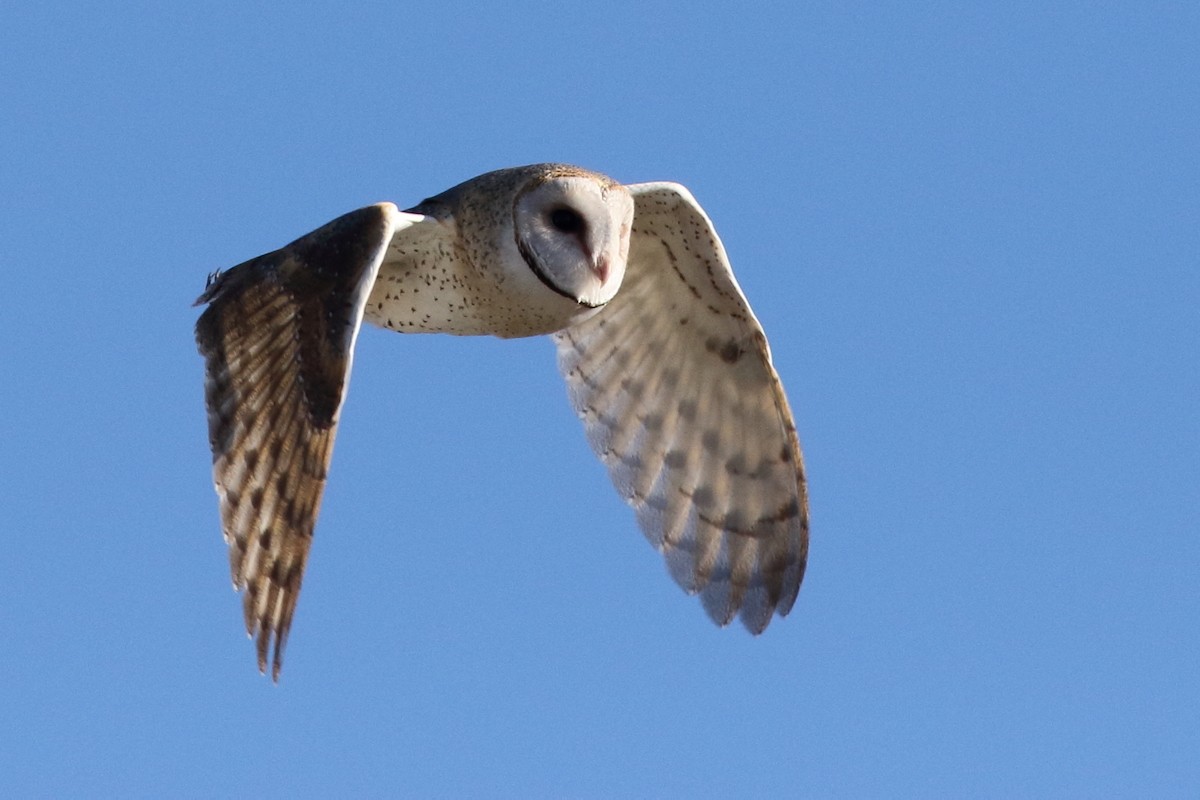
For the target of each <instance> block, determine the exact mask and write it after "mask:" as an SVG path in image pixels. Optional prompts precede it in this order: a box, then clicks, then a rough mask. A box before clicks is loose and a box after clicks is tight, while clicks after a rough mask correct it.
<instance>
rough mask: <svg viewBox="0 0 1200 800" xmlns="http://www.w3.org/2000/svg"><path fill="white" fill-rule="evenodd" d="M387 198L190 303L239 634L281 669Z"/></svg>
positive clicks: (233, 273)
mask: <svg viewBox="0 0 1200 800" xmlns="http://www.w3.org/2000/svg"><path fill="white" fill-rule="evenodd" d="M424 219H425V218H424V217H422V216H420V215H417V214H409V213H405V212H401V211H398V210H397V209H396V207H395V206H394V205H392V204H390V203H381V204H379V205H375V206H368V207H367V208H362V209H359V210H357V211H352V212H350V213H349V214H346V215H344V216H342V217H339V218H337V219H336V220H334V221H333V222H330V223H329V224H327V225H325V226H323V227H321V228H318V229H317V230H315V231H313V232H312V233H310V234H308V235H306V236H304V237H302V238H300V239H298V240H296V241H295V242H292V243H291V244H289V245H287V246H286V247H283V248H281V249H279V250H276V251H275V252H273V253H268V254H266V255H264V256H259V257H258V258H255V259H252V260H250V261H247V262H245V263H244V264H240V265H238V266H236V267H233V268H232V269H230V270H228V271H226V272H223V273H219V274H215V275H213V276H212V277H211V278H210V279H209V283H208V286H207V288H206V289H205V292H204V294H203V295H201V296H200V299H199V300H197V301H196V303H197V305H200V304H208V308H207V309H206V310H205V312H204V313H203V314H202V315H201V316H200V320H199V321H198V322H197V323H196V342H197V344H198V345H199V348H200V353H201V355H203V356H204V360H205V365H206V380H205V387H204V388H205V392H204V394H205V401H206V404H207V406H208V429H209V440H210V443H211V445H212V453H213V482H214V485H215V488H216V491H217V496H218V498H219V502H220V511H221V527H222V530H223V532H224V535H225V541H226V543H227V544H228V545H229V562H230V569H231V572H232V575H233V584H234V587H235V588H236V589H238V590H245V595H244V599H243V608H244V611H245V620H246V632H247V633H248V634H249V635H250V636H251V637H253V638H255V639H256V644H257V650H258V667H259V669H260V670H261V671H263V672H265V671H266V666H267V657H268V651H269V650H270V649H271V643H272V640H274V654H273V656H272V676H273V677H274V678H275V679H276V680H278V678H279V670H280V667H281V665H282V660H283V649H284V645H285V644H286V642H287V635H288V629H289V627H290V626H291V622H292V614H293V612H294V611H295V608H296V599H297V597H298V596H299V592H300V582H301V580H302V578H303V576H304V565H305V562H306V560H307V558H308V550H309V545H310V543H311V541H312V534H313V527H314V525H315V524H316V519H317V512H318V510H319V508H320V505H321V495H322V492H323V491H324V489H325V476H326V472H327V471H328V468H329V461H330V456H331V455H332V452H333V439H334V435H335V433H336V432H337V423H338V414H339V411H340V409H341V407H342V400H343V399H344V397H345V391H346V383H347V381H348V379H349V376H350V364H351V361H352V358H353V354H354V343H355V340H356V339H357V337H358V330H359V328H360V326H361V324H362V318H363V308H364V306H365V304H366V302H367V297H368V295H369V294H370V291H371V287H372V285H373V284H374V283H375V277H376V275H377V273H378V271H379V265H380V263H381V262H382V261H383V258H384V255H385V252H386V251H387V246H388V243H389V242H390V241H391V239H392V237H393V235H394V234H396V233H397V232H398V231H401V230H404V229H406V228H408V227H409V226H412V225H414V224H416V223H419V222H421V221H423V220H424Z"/></svg>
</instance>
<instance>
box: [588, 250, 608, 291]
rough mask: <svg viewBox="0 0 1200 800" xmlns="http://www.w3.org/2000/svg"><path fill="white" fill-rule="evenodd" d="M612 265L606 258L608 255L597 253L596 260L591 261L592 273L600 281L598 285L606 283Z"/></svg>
mask: <svg viewBox="0 0 1200 800" xmlns="http://www.w3.org/2000/svg"><path fill="white" fill-rule="evenodd" d="M611 265H612V259H610V258H609V257H608V253H604V252H601V253H597V254H596V258H595V259H593V260H592V272H594V273H596V277H597V278H599V279H600V284H601V285H603V284H605V283H608V273H609V271H610V268H611Z"/></svg>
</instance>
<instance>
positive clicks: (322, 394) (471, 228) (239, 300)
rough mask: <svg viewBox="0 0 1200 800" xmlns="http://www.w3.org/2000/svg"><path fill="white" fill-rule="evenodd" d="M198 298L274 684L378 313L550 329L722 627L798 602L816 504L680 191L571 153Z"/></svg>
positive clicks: (618, 463) (242, 549)
mask: <svg viewBox="0 0 1200 800" xmlns="http://www.w3.org/2000/svg"><path fill="white" fill-rule="evenodd" d="M196 302H197V305H201V304H207V305H208V308H207V309H206V310H205V311H204V313H203V314H202V315H201V316H200V319H199V321H198V322H197V324H196V340H197V343H198V345H199V349H200V352H201V355H203V357H204V359H205V362H206V380H205V400H206V404H207V407H208V425H209V439H210V442H211V445H212V452H213V477H214V484H215V487H216V491H217V495H218V499H219V505H220V516H221V523H222V529H223V533H224V537H225V541H226V543H227V544H228V545H229V557H230V567H231V571H232V575H233V583H234V587H235V588H236V589H238V590H244V596H243V610H244V615H245V623H246V631H247V633H248V634H249V635H250V636H251V638H253V639H255V641H256V648H257V655H258V666H259V669H260V670H261V671H262V672H264V673H265V672H266V669H267V663H268V659H269V660H270V662H271V669H272V676H273V678H274V679H275V680H278V678H279V671H280V667H281V665H282V658H283V651H284V646H285V644H286V642H287V636H288V630H289V628H290V626H291V622H292V616H293V613H294V612H295V609H296V600H297V597H298V595H299V591H300V582H301V579H302V578H303V575H304V569H305V562H306V561H307V558H308V551H309V545H310V543H311V541H312V536H313V529H314V526H315V524H316V520H317V512H318V509H319V507H320V504H321V495H322V492H323V490H324V486H325V480H326V474H327V472H328V469H329V463H330V457H331V454H332V450H333V439H334V435H335V433H336V431H337V424H338V417H339V414H340V411H341V408H342V402H343V400H344V399H345V394H346V385H347V381H348V379H349V375H350V366H351V361H352V358H353V354H354V343H355V340H356V338H357V336H358V331H359V328H360V326H361V325H362V322H363V320H364V319H365V320H367V321H368V322H371V323H374V324H375V325H379V326H382V327H384V328H389V329H391V330H394V331H399V332H401V333H450V334H458V335H481V334H490V335H493V336H500V337H517V336H538V335H545V334H549V335H550V336H551V337H552V338H553V340H554V343H555V345H556V347H557V351H558V367H559V370H560V371H561V372H562V375H563V377H564V378H565V379H566V383H567V390H568V394H569V396H570V401H571V403H572V405H573V406H574V408H575V411H576V412H577V413H578V414H579V416H580V418H581V419H582V421H583V424H584V428H585V431H586V434H587V439H588V441H589V443H590V444H591V447H592V449H593V450H594V451H595V452H596V454H597V455H598V456H599V457H600V458H601V459H602V460H603V462H604V463H605V465H607V467H608V470H609V473H610V475H611V478H612V482H613V484H614V485H615V487H616V489H617V491H618V493H619V494H620V495H621V497H622V498H624V500H625V501H626V502H628V503H629V504H630V505H631V506H632V507H633V508H634V510H635V512H636V516H637V520H638V523H639V525H640V527H641V529H642V531H643V532H644V533H645V535H646V537H647V538H648V539H649V540H650V542H651V543H652V544H653V545H654V546H655V548H657V549H658V550H659V552H661V553H662V554H663V555H664V556H665V558H666V562H667V567H668V571H669V572H670V574H671V576H672V577H673V578H674V579H675V580H676V581H677V582H678V583H679V584H680V585H681V586H682V587H683V588H684V589H685V590H686V591H687V592H689V593H693V594H699V595H700V598H701V600H702V603H703V606H704V609H705V610H706V611H707V612H708V615H709V616H710V617H711V618H712V619H713V620H714V621H715V622H716V623H718V624H719V625H725V624H727V623H729V622H730V621H731V620H732V619H733V618H734V617H735V616H739V617H740V618H741V621H742V622H743V623H744V625H745V626H746V627H747V628H748V629H749V630H750V631H752V632H753V633H756V634H757V633H760V632H762V631H763V629H765V628H766V626H767V623H768V622H769V621H770V620H771V617H772V614H776V613H777V614H779V615H780V616H783V615H785V614H787V613H788V611H790V610H791V608H792V604H793V603H794V602H795V600H796V594H797V592H798V591H799V588H800V581H801V579H802V578H803V575H804V568H805V563H806V561H807V557H808V499H807V492H806V486H805V477H804V466H803V462H802V460H801V455H800V446H799V443H798V441H797V437H796V429H795V426H794V424H793V421H792V414H791V411H790V409H789V407H788V402H787V398H786V397H785V396H784V392H783V387H782V386H781V384H780V382H779V378H778V376H777V375H776V373H775V369H774V368H773V366H772V365H771V355H770V350H769V349H768V347H767V340H766V337H765V336H764V334H763V330H762V328H761V326H760V325H759V323H758V321H757V320H756V319H755V317H754V314H753V313H752V312H751V311H750V307H749V305H748V304H747V302H746V298H745V297H744V295H743V294H742V292H741V289H740V288H739V287H738V284H737V281H736V280H735V279H734V277H733V273H732V271H731V270H730V267H729V262H728V260H727V258H726V255H725V250H724V247H723V246H722V244H721V241H720V239H718V238H717V234H716V231H715V230H714V229H713V227H712V223H711V222H710V221H709V219H708V217H707V216H706V215H705V213H704V211H703V210H702V209H701V208H700V206H699V205H698V204H697V203H696V201H695V199H693V197H692V195H691V194H690V193H689V192H688V190H687V189H685V188H684V187H683V186H680V185H678V184H674V183H641V184H633V185H627V186H626V185H622V184H619V183H617V182H616V181H614V180H612V179H611V178H608V177H605V176H604V175H600V174H598V173H595V172H590V171H588V170H585V169H581V168H579V167H573V166H567V165H563V164H536V165H531V166H526V167H516V168H512V169H503V170H499V171H496V172H490V173H487V174H485V175H481V176H479V177H477V178H474V179H472V180H468V181H466V182H465V183H462V184H459V185H458V186H455V187H454V188H452V189H449V190H448V191H446V192H444V193H442V194H440V195H437V196H436V197H431V198H429V199H427V200H425V201H424V202H422V203H421V204H419V205H417V206H415V207H414V208H411V209H409V210H407V211H400V210H398V209H397V207H396V206H395V205H393V204H391V203H380V204H378V205H373V206H368V207H366V208H362V209H359V210H357V211H352V212H350V213H349V214H346V215H344V216H342V217H339V218H337V219H335V220H334V221H332V222H330V223H328V224H327V225H325V226H324V227H321V228H318V229H317V230H315V231H313V232H312V233H309V234H308V235H306V236H303V237H301V238H300V239H297V240H296V241H295V242H292V243H291V244H289V245H287V246H286V247H283V248H282V249H280V250H276V251H274V252H272V253H268V254H266V255H263V256H259V257H258V258H255V259H252V260H250V261H247V262H245V263H243V264H240V265H238V266H236V267H233V268H232V269H230V270H228V271H226V272H218V273H214V274H213V275H211V276H210V277H209V280H208V285H207V286H206V288H205V291H204V293H203V294H202V295H201V297H200V298H199V300H197V301H196Z"/></svg>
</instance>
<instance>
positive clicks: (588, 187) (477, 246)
mask: <svg viewBox="0 0 1200 800" xmlns="http://www.w3.org/2000/svg"><path fill="white" fill-rule="evenodd" d="M411 210H412V211H415V212H417V213H421V214H429V215H432V216H435V217H440V218H446V217H451V218H453V220H454V224H455V225H456V226H457V228H458V233H459V237H460V241H461V242H462V244H463V245H464V247H465V248H466V250H467V255H468V258H469V259H470V261H471V262H472V264H473V265H474V267H475V268H476V269H478V270H480V271H481V272H485V273H487V274H488V275H489V277H490V278H491V280H492V281H493V282H494V284H495V285H496V287H497V288H498V290H499V291H504V292H511V293H512V295H513V298H514V300H517V299H518V298H519V301H520V302H521V303H522V304H523V305H524V306H525V308H526V310H527V311H529V312H531V313H535V314H536V313H538V312H542V314H546V315H549V316H551V317H554V318H555V319H556V320H557V321H558V323H561V322H565V321H568V320H570V319H571V318H575V317H579V316H584V315H588V314H590V313H591V311H592V310H593V309H597V308H600V307H602V306H603V305H604V304H605V303H607V302H608V301H609V300H611V299H612V298H613V296H614V295H616V293H617V290H618V289H619V288H620V287H621V280H622V278H624V276H625V264H626V261H627V259H628V257H629V237H630V232H631V229H632V227H633V197H632V196H631V195H630V194H629V190H628V189H626V188H625V187H624V186H622V185H621V184H619V183H617V182H616V181H614V180H613V179H611V178H609V177H607V176H605V175H601V174H599V173H595V172H589V171H587V170H584V169H580V168H579V167H573V166H567V165H562V164H532V165H530V166H526V167H513V168H511V169H502V170H497V171H496V172H489V173H487V174H485V175H481V176H479V177H478V178H474V179H472V180H470V181H468V182H466V183H464V184H460V185H459V186H456V187H454V188H453V189H450V190H449V191H446V192H444V193H442V194H440V195H438V196H437V197H433V198H430V199H429V200H426V201H425V202H424V203H422V204H421V205H419V206H417V207H415V208H413V209H411Z"/></svg>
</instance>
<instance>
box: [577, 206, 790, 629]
mask: <svg viewBox="0 0 1200 800" xmlns="http://www.w3.org/2000/svg"><path fill="white" fill-rule="evenodd" d="M628 188H629V190H630V192H631V193H632V194H633V198H634V204H635V205H634V208H635V211H634V219H633V231H632V235H631V238H630V250H629V261H628V266H627V268H626V272H625V278H624V281H623V282H622V284H621V288H620V290H619V291H618V292H617V295H616V297H614V298H613V299H612V300H611V301H609V303H608V305H607V306H605V307H604V309H603V310H601V311H600V312H599V313H598V314H596V315H595V316H593V317H590V318H588V319H586V320H584V321H583V322H580V323H577V324H575V325H572V326H571V327H569V328H567V329H566V330H564V331H562V332H560V333H557V334H555V335H554V339H555V342H556V343H557V345H558V365H559V369H560V371H561V372H562V373H563V376H564V377H565V378H566V381H567V387H568V389H569V392H570V396H571V402H572V405H574V407H575V410H576V411H577V412H578V413H579V415H580V417H582V419H583V423H584V427H585V429H586V431H587V435H588V441H589V442H590V443H591V445H592V449H593V450H595V452H596V454H597V455H598V456H600V458H601V459H602V460H603V461H604V463H605V464H606V465H607V466H608V470H609V474H610V475H611V477H612V480H613V483H614V484H615V485H616V487H617V491H618V492H620V493H621V495H622V496H623V497H624V498H625V500H626V501H627V502H628V503H629V504H630V505H632V506H633V507H634V509H635V510H636V511H637V518H638V522H639V523H640V525H641V528H642V531H643V532H644V533H645V534H646V537H647V538H648V539H649V540H650V542H651V543H652V544H653V545H654V546H655V547H657V548H658V550H659V551H660V552H662V553H663V555H664V556H665V557H666V560H667V566H668V569H669V570H670V573H671V576H672V577H674V578H675V580H676V581H677V582H678V583H679V584H680V585H681V586H683V588H684V589H686V590H687V591H688V592H689V593H698V594H699V595H700V598H701V600H702V602H703V604H704V608H705V610H706V611H707V612H708V614H709V616H710V617H712V619H713V620H714V621H715V622H717V623H718V624H720V625H724V624H726V623H728V622H729V621H730V620H732V619H733V618H734V617H735V616H740V617H741V620H742V622H743V623H744V624H745V625H746V627H747V628H748V629H750V630H751V631H752V632H754V633H759V632H761V631H762V630H763V629H764V628H766V626H767V623H768V622H770V620H771V616H772V613H778V614H779V615H780V616H783V615H784V614H787V613H788V611H789V610H790V609H791V607H792V604H793V603H794V602H795V600H796V593H797V592H798V591H799V589H800V581H801V579H802V578H803V577H804V567H805V563H806V560H807V557H808V496H807V491H806V488H805V479H804V464H803V461H802V460H801V456H800V445H799V442H798V441H797V437H796V428H795V426H794V424H793V423H792V412H791V410H790V409H789V408H788V402H787V398H786V397H785V396H784V393H783V387H782V385H780V382H779V376H778V375H776V374H775V368H774V367H773V366H772V365H771V353H770V350H769V349H768V347H767V339H766V336H765V335H764V334H763V330H762V327H761V326H760V325H759V324H758V320H756V319H755V318H754V314H753V313H752V312H751V310H750V306H749V304H748V303H747V302H746V298H745V296H744V295H743V294H742V291H741V289H740V288H739V287H738V284H737V281H736V280H735V279H734V277H733V272H732V270H731V269H730V267H729V261H728V259H727V258H726V256H725V248H724V247H723V246H722V245H721V241H720V239H719V238H718V237H717V234H716V231H715V230H714V229H713V227H712V223H711V222H710V221H709V219H708V217H707V215H705V213H704V211H703V210H702V209H701V208H700V206H699V205H698V204H697V203H696V201H695V199H693V197H692V195H691V194H690V193H689V192H688V190H687V189H685V188H684V187H682V186H680V185H678V184H674V183H648V184H636V185H633V186H630V187H628Z"/></svg>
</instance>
